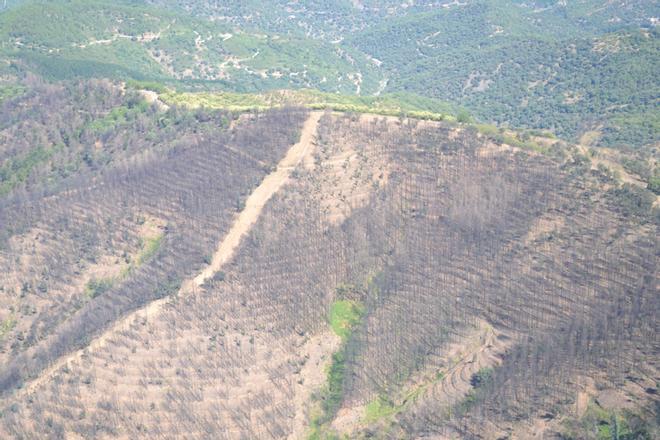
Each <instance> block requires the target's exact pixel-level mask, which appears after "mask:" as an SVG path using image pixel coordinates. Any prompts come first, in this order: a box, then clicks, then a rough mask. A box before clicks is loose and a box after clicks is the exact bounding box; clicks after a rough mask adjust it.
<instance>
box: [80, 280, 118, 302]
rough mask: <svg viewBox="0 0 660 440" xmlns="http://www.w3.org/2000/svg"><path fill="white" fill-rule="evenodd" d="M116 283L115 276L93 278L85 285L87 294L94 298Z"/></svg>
mask: <svg viewBox="0 0 660 440" xmlns="http://www.w3.org/2000/svg"><path fill="white" fill-rule="evenodd" d="M114 284H115V279H114V278H99V279H97V278H92V279H91V280H89V281H88V282H87V284H86V285H85V295H87V296H88V297H89V298H91V299H94V298H96V297H97V296H100V295H103V294H104V293H105V292H107V291H108V290H110V289H111V288H112V286H113V285H114Z"/></svg>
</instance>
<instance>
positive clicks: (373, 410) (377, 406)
mask: <svg viewBox="0 0 660 440" xmlns="http://www.w3.org/2000/svg"><path fill="white" fill-rule="evenodd" d="M400 410H401V408H400V407H398V406H396V405H394V403H392V401H390V400H389V399H388V398H387V397H386V396H378V397H377V398H376V399H375V400H373V401H371V402H369V403H368V404H367V406H366V408H365V414H364V421H365V422H366V423H373V422H376V421H378V420H380V419H383V418H386V417H390V416H393V415H394V414H396V413H397V412H399V411H400Z"/></svg>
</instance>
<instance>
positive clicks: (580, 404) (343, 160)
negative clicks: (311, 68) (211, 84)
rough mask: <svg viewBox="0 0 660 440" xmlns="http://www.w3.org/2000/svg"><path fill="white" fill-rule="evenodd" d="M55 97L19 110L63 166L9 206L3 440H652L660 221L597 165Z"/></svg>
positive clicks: (336, 121)
mask: <svg viewBox="0 0 660 440" xmlns="http://www.w3.org/2000/svg"><path fill="white" fill-rule="evenodd" d="M83 84H86V86H83ZM43 87H45V89H44V90H42V93H38V94H35V95H26V96H23V97H19V98H14V99H11V100H9V101H7V102H6V103H5V104H3V111H5V112H7V113H6V114H7V115H10V114H14V112H15V109H16V108H18V109H22V111H24V115H25V116H23V117H21V118H19V119H16V120H15V121H13V123H11V119H10V118H9V116H6V117H3V119H2V120H8V121H10V123H9V124H8V125H7V126H6V127H5V128H3V133H4V134H5V138H4V139H14V138H15V137H14V136H13V135H12V133H14V131H13V130H19V129H22V128H26V127H29V126H31V127H33V128H32V130H31V131H32V132H34V133H35V136H36V135H38V136H39V137H38V139H40V142H41V143H42V144H43V145H44V148H43V150H44V151H46V152H48V154H47V155H45V156H43V155H41V154H40V155H37V158H38V159H39V160H32V159H31V160H30V161H29V163H30V164H32V162H34V165H31V166H30V167H29V168H28V171H26V173H25V174H26V177H25V178H24V179H21V180H20V181H12V182H13V183H12V184H11V188H10V189H8V191H9V192H8V194H7V195H6V196H5V198H4V199H3V202H2V205H1V206H0V218H1V219H2V221H1V222H0V225H2V236H3V241H2V251H1V253H0V258H2V260H1V261H2V264H0V267H1V268H2V269H3V272H2V278H0V286H2V291H1V293H2V294H3V295H4V297H5V299H4V300H3V301H2V302H1V304H3V309H2V311H0V313H2V315H0V318H1V319H2V322H3V326H2V329H3V333H2V344H3V345H2V356H3V357H2V363H1V368H0V392H1V393H2V405H1V407H0V412H1V414H2V416H1V418H0V433H2V434H1V436H2V437H7V438H63V437H66V438H117V437H118V438H200V439H201V438H228V439H234V438H337V437H339V438H342V437H344V436H345V437H347V438H370V437H374V436H375V437H377V438H427V437H435V438H502V437H505V436H507V435H510V436H511V437H512V438H529V437H530V436H531V435H532V433H533V434H534V435H541V434H543V435H546V436H552V435H560V434H561V435H563V436H564V437H565V438H566V437H567V438H571V436H572V438H598V437H597V436H598V435H600V433H601V432H602V431H603V430H605V429H608V430H610V431H611V430H613V429H616V430H619V431H618V432H619V433H620V434H621V435H623V434H624V433H628V434H626V435H630V436H631V437H629V438H652V437H653V436H654V435H655V434H657V422H656V419H655V414H657V404H658V399H657V381H658V379H659V375H658V365H657V360H658V356H657V353H658V339H657V334H658V332H657V330H658V328H657V319H656V318H655V317H656V314H657V310H658V295H657V286H658V279H657V277H658V272H657V263H658V241H657V237H658V230H657V228H658V208H657V201H656V196H655V195H654V194H652V193H651V192H650V191H648V190H646V189H644V188H643V187H642V186H641V185H634V184H624V183H623V182H622V181H619V180H617V177H616V176H615V175H614V173H611V172H609V170H608V168H607V167H605V166H604V165H603V164H602V163H601V164H600V165H601V166H600V167H598V166H597V164H596V162H595V159H594V162H591V160H590V159H589V158H588V157H587V156H584V155H582V154H581V152H580V151H579V150H578V149H576V148H572V147H570V146H566V145H564V144H562V143H560V142H557V143H555V144H553V145H549V146H548V147H547V148H543V149H536V150H534V149H524V148H520V147H518V146H513V145H509V144H507V143H502V142H501V141H500V140H497V138H496V137H494V136H491V135H486V134H482V133H480V132H479V130H477V128H475V127H472V126H470V125H468V124H457V123H455V122H447V121H440V122H434V121H429V120H424V121H422V120H415V119H407V118H403V117H383V116H376V115H368V114H365V115H357V114H342V113H333V112H330V111H327V112H309V111H307V110H302V109H292V108H283V109H278V110H269V111H263V112H259V111H253V112H250V113H244V114H242V115H240V116H239V115H238V114H232V113H228V112H225V111H221V110H203V109H192V110H190V109H186V108H180V107H177V106H176V105H173V106H170V107H169V108H166V107H165V106H162V105H158V103H157V102H155V103H153V104H151V105H148V104H146V103H145V101H143V100H142V99H141V98H140V95H139V94H137V93H133V92H131V91H130V90H128V89H122V88H121V87H119V86H117V85H113V84H108V83H103V82H102V83H92V84H88V83H82V84H81V85H79V86H78V89H76V88H73V89H71V90H63V89H53V90H51V89H48V87H51V86H48V85H44V86H43ZM83 87H87V89H84V90H85V93H82V92H81V90H83V89H82V88H83ZM77 91H78V93H80V94H78V95H77V94H76V93H77ZM83 96H87V97H89V96H96V98H94V99H93V102H95V103H96V102H100V104H98V107H99V108H98V113H95V114H90V115H85V114H83V115H81V116H77V117H78V118H80V120H79V123H76V124H71V125H72V126H73V127H79V128H78V129H75V128H74V129H73V130H72V132H71V133H69V132H67V131H66V130H63V129H56V128H57V120H58V118H59V117H60V116H58V115H55V114H52V113H49V112H47V111H43V112H41V113H40V112H39V109H45V108H47V107H46V105H48V104H49V103H50V104H52V105H56V106H58V107H59V108H62V112H61V113H60V114H62V115H63V116H62V117H67V116H66V115H68V114H69V113H70V114H71V116H70V117H71V118H74V117H76V116H74V115H79V114H80V112H78V111H77V107H76V105H78V103H80V102H81V100H82V99H84V98H83ZM87 99H92V98H87ZM118 108H120V109H124V108H126V109H130V111H129V110H121V111H118V110H116V109H118ZM133 109H135V110H133ZM131 111H132V112H134V114H133V113H131ZM67 112H69V113H67ZM119 113H121V114H122V115H123V116H121V117H119V116H117V114H119ZM75 120H76V121H78V120H77V119H75ZM99 121H101V123H99ZM110 122H111V123H110ZM99 124H101V125H102V126H103V127H104V129H103V130H101V131H95V130H96V129H95V128H94V127H96V126H97V125H99ZM90 126H91V127H92V128H90ZM482 131H483V130H482ZM132 133H136V136H138V135H137V134H139V137H140V138H141V139H143V141H142V142H144V143H142V144H139V145H140V148H132V147H131V145H138V144H137V142H135V143H132V142H128V141H127V136H129V135H131V134H132ZM10 135H11V136H10ZM87 136H89V137H90V139H94V138H97V140H98V144H96V146H95V151H93V152H91V153H90V154H91V156H89V157H90V158H91V159H90V160H91V163H90V164H87V162H86V160H85V157H86V156H85V154H86V151H85V148H84V147H83V146H84V145H88V142H81V141H80V140H81V139H87ZM59 142H62V143H63V144H64V145H68V146H69V147H68V148H62V149H61V150H58V149H50V148H45V147H46V146H47V145H50V144H58V143H59ZM2 145H3V146H2V148H3V150H0V151H8V149H9V148H10V146H11V145H13V144H10V143H9V142H6V141H4V143H3V144H2ZM31 145H32V143H30V142H26V143H25V145H22V144H18V145H16V147H15V148H16V149H17V150H18V151H17V152H14V153H13V156H18V157H22V156H21V154H24V155H27V156H26V157H32V156H30V153H29V151H30V146H31ZM78 145H80V147H78ZM124 146H125V148H124ZM76 151H78V153H77V154H78V155H79V156H77V155H76V154H74V152H76ZM64 152H68V153H66V154H65V153H64ZM76 157H80V166H79V168H76V169H73V171H71V174H70V175H63V174H62V173H57V172H55V171H56V170H58V169H60V168H63V169H69V168H67V166H69V165H67V164H71V163H76V160H75V158H76ZM99 158H105V159H103V160H99ZM613 396H614V397H613ZM610 431H608V432H610ZM634 436H637V437H634ZM640 436H641V437H640ZM644 436H646V437H644ZM621 438H623V437H621Z"/></svg>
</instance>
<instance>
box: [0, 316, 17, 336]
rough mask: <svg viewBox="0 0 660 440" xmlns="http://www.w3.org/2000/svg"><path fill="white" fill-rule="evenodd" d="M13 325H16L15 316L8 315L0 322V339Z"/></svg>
mask: <svg viewBox="0 0 660 440" xmlns="http://www.w3.org/2000/svg"><path fill="white" fill-rule="evenodd" d="M14 327H16V318H15V317H14V316H10V317H9V318H7V319H5V320H3V321H1V322H0V341H2V340H3V339H4V337H5V336H6V335H7V333H9V332H10V331H11V330H12V329H13V328H14Z"/></svg>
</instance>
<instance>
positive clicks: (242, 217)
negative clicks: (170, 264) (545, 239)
mask: <svg viewBox="0 0 660 440" xmlns="http://www.w3.org/2000/svg"><path fill="white" fill-rule="evenodd" d="M321 116H322V112H312V113H310V115H309V117H308V119H307V121H306V122H305V124H304V125H303V129H302V132H301V136H300V140H299V141H298V143H296V144H294V145H293V146H292V147H291V148H290V149H289V150H288V151H287V153H286V155H285V156H284V158H283V159H282V160H281V161H280V162H279V163H278V165H277V168H276V169H275V171H273V172H272V173H270V174H269V175H267V176H266V177H265V178H264V180H262V182H261V184H260V185H259V186H258V187H257V188H256V189H255V190H254V191H253V192H252V194H250V196H249V197H248V199H247V201H246V202H245V208H244V209H243V210H242V211H241V212H240V214H239V215H238V217H237V218H236V219H235V220H234V223H233V224H232V226H231V228H230V229H229V232H228V233H227V235H225V237H224V238H223V240H222V241H221V242H220V244H219V246H218V248H217V250H216V252H215V253H214V255H213V258H212V261H211V264H209V265H208V266H207V267H206V268H204V269H203V270H202V271H201V272H200V273H199V274H198V275H197V276H195V277H194V278H192V279H189V280H187V281H185V282H184V283H183V284H182V286H181V289H180V290H179V292H178V296H179V297H181V296H186V295H190V294H193V293H194V292H195V291H196V289H197V288H198V287H200V286H201V285H202V284H204V282H205V281H207V280H208V279H210V278H212V277H213V276H214V275H215V274H216V273H217V272H218V271H219V270H220V269H221V268H222V267H223V266H224V264H226V263H227V262H228V261H229V260H230V259H231V258H232V257H233V256H234V252H235V251H236V249H237V248H238V246H239V244H240V242H241V240H242V238H243V236H244V235H245V234H246V233H247V232H248V231H249V230H250V229H251V228H252V226H253V225H254V224H255V223H256V222H257V220H258V219H259V216H260V215H261V211H262V209H263V207H264V206H265V204H266V203H267V202H268V200H270V198H271V197H272V196H273V195H274V194H275V193H276V192H277V191H278V190H279V189H280V188H281V187H282V186H283V185H284V184H285V183H286V182H287V180H288V179H289V177H290V175H291V172H292V171H293V169H294V168H295V167H296V166H297V165H298V164H300V163H301V162H302V161H303V160H304V158H305V157H306V156H307V155H309V154H311V152H312V151H313V148H314V137H315V136H316V130H317V127H318V123H319V120H320V119H321ZM170 300H171V299H170V298H169V297H166V298H162V299H159V300H155V301H152V302H150V303H149V304H147V305H145V306H144V307H142V308H140V309H137V310H135V311H133V312H131V313H129V314H128V315H126V316H124V317H123V318H120V319H119V320H117V321H116V322H115V324H114V325H112V326H111V327H110V328H108V329H107V330H105V331H104V332H103V333H102V334H100V335H99V336H98V337H96V338H95V339H93V340H92V341H91V342H90V343H89V344H88V345H87V346H86V347H84V348H82V349H79V350H77V351H74V352H72V353H70V354H67V355H64V356H62V357H61V358H59V359H58V360H57V361H56V362H55V363H54V364H52V365H51V366H50V367H48V368H47V369H45V370H44V371H42V373H41V374H40V375H39V376H38V377H37V378H35V379H34V380H32V381H30V382H27V383H26V384H25V386H24V387H23V388H21V389H20V390H19V391H17V392H16V393H15V394H14V396H13V397H14V399H20V398H22V397H24V396H27V395H29V394H32V393H33V392H34V391H36V390H37V389H38V388H39V387H40V386H42V385H44V384H45V383H47V382H48V380H50V379H51V378H53V377H54V376H55V375H56V374H57V372H58V371H59V370H60V369H61V368H62V367H64V366H66V365H68V364H69V363H71V362H74V361H78V360H80V358H81V357H82V355H83V354H84V352H85V351H90V350H91V351H93V350H98V349H100V348H102V347H103V346H104V345H105V344H106V343H107V342H108V340H109V339H110V338H111V337H112V335H113V334H115V333H116V332H118V331H122V330H124V329H128V328H129V327H130V325H131V323H132V322H133V321H134V320H135V319H138V318H143V319H148V318H149V316H151V317H152V318H153V317H155V316H158V315H159V314H160V313H161V311H162V310H163V308H164V307H165V306H166V305H167V303H168V302H169V301H170Z"/></svg>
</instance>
